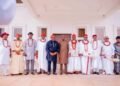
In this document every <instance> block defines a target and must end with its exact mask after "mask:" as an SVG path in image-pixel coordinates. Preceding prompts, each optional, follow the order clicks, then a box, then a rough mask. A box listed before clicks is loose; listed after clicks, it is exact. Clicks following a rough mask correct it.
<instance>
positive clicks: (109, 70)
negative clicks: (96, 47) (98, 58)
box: [102, 44, 114, 74]
mask: <svg viewBox="0 0 120 86" xmlns="http://www.w3.org/2000/svg"><path fill="white" fill-rule="evenodd" d="M102 54H103V55H105V57H103V67H104V70H105V72H106V74H113V68H114V64H113V61H112V55H114V47H113V44H110V45H109V46H106V45H104V44H103V45H102Z"/></svg>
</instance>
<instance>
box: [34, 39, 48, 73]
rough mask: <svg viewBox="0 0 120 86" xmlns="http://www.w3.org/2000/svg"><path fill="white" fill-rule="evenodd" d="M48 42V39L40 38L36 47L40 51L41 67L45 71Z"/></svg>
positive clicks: (39, 63)
mask: <svg viewBox="0 0 120 86" xmlns="http://www.w3.org/2000/svg"><path fill="white" fill-rule="evenodd" d="M46 43H47V41H44V40H39V41H38V42H37V47H36V50H37V51H38V65H39V69H42V70H44V71H47V59H46Z"/></svg>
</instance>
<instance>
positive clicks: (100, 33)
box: [95, 27, 105, 40]
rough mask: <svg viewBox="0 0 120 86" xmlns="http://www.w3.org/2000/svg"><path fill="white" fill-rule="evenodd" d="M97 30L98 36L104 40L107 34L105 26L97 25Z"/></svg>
mask: <svg viewBox="0 0 120 86" xmlns="http://www.w3.org/2000/svg"><path fill="white" fill-rule="evenodd" d="M95 32H96V34H97V36H98V40H103V38H104V35H105V27H96V29H95Z"/></svg>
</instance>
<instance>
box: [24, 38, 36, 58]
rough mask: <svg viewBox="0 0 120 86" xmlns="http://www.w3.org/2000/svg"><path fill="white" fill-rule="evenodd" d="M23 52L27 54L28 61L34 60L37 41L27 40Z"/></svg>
mask: <svg viewBox="0 0 120 86" xmlns="http://www.w3.org/2000/svg"><path fill="white" fill-rule="evenodd" d="M23 50H24V52H25V53H26V55H27V56H26V57H25V59H26V60H34V58H35V57H34V55H35V50H36V41H35V40H34V39H27V40H26V41H25V42H24V45H23Z"/></svg>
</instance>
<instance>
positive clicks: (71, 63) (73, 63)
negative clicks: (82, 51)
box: [67, 41, 81, 73]
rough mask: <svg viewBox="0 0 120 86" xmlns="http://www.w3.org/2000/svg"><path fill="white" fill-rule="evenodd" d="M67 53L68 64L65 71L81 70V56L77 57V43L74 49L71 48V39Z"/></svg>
mask: <svg viewBox="0 0 120 86" xmlns="http://www.w3.org/2000/svg"><path fill="white" fill-rule="evenodd" d="M69 54H71V56H70V57H68V65H67V72H69V73H73V72H76V71H77V72H78V71H81V58H80V57H79V43H78V42H77V44H76V49H73V48H72V43H71V41H70V42H69Z"/></svg>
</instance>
